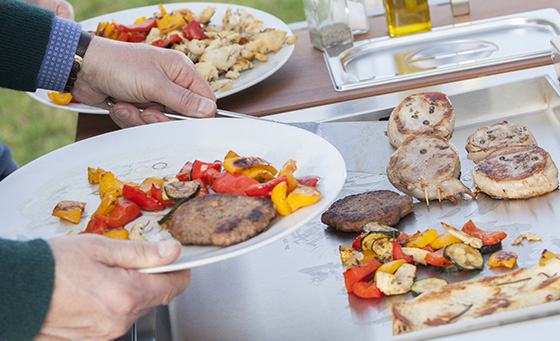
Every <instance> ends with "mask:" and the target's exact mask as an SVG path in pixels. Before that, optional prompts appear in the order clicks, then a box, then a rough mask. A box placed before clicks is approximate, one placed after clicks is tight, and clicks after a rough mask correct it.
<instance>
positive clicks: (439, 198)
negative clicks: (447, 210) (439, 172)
mask: <svg viewBox="0 0 560 341" xmlns="http://www.w3.org/2000/svg"><path fill="white" fill-rule="evenodd" d="M437 197H438V200H439V202H441V191H440V189H439V187H437Z"/></svg>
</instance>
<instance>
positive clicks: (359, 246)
mask: <svg viewBox="0 0 560 341" xmlns="http://www.w3.org/2000/svg"><path fill="white" fill-rule="evenodd" d="M364 235H365V233H364V232H362V233H360V235H359V236H358V237H356V239H354V242H353V243H352V248H354V249H356V250H361V249H362V238H363V237H364Z"/></svg>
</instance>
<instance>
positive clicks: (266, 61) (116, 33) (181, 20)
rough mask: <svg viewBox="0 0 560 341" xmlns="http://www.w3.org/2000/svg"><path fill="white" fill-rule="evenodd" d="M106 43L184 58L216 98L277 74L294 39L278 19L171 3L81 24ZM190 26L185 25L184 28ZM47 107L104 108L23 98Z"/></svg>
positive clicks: (41, 94)
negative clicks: (130, 44)
mask: <svg viewBox="0 0 560 341" xmlns="http://www.w3.org/2000/svg"><path fill="white" fill-rule="evenodd" d="M81 24H82V28H83V29H84V30H88V31H91V32H94V33H95V34H96V35H97V36H102V37H105V38H107V39H115V40H124V41H128V42H134V43H142V44H150V45H153V46H157V47H160V48H170V49H175V50H178V51H180V52H183V53H185V54H186V55H187V56H188V57H189V59H191V60H192V61H193V63H194V64H195V67H196V69H197V70H198V71H199V72H200V73H201V74H202V75H203V77H204V78H205V79H206V80H207V82H208V84H209V85H210V87H211V88H212V90H213V91H214V93H215V95H216V98H217V99H220V98H223V97H226V96H229V95H232V94H235V93H237V92H239V91H241V90H245V89H247V88H249V87H251V86H253V85H255V84H257V83H259V82H262V81H263V80H265V79H267V78H268V77H270V76H271V75H273V74H274V73H275V72H276V71H278V70H279V69H280V68H281V67H282V66H283V65H284V64H285V63H286V62H287V61H288V59H289V58H290V56H291V55H292V53H293V51H294V44H295V42H296V41H297V36H296V35H294V34H293V33H292V31H291V30H290V28H289V27H288V26H287V25H286V24H285V23H284V22H283V21H282V20H280V19H278V18H277V17H275V16H273V15H271V14H269V13H266V12H263V11H260V10H257V9H254V8H250V7H245V6H238V5H231V4H223V3H211V2H209V3H198V2H189V3H172V4H163V5H159V6H158V5H153V6H145V7H138V8H133V9H128V10H123V11H118V12H113V13H109V14H104V15H101V16H97V17H94V18H91V19H87V20H85V21H82V22H81ZM189 25H190V26H189ZM28 94H29V95H30V96H31V97H32V98H34V99H35V100H37V101H39V102H41V103H43V104H47V105H49V106H52V107H56V108H60V109H65V110H69V111H76V112H82V113H92V114H107V113H108V111H107V110H105V109H101V108H97V107H93V106H89V105H85V104H81V103H76V102H70V103H68V104H65V105H60V104H56V103H55V102H53V101H52V100H51V99H50V98H49V96H48V94H49V91H46V90H42V89H39V90H37V91H36V92H34V93H28Z"/></svg>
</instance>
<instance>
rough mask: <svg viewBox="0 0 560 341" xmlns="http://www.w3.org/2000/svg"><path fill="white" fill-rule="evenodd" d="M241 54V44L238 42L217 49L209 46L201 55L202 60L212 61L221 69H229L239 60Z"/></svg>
mask: <svg viewBox="0 0 560 341" xmlns="http://www.w3.org/2000/svg"><path fill="white" fill-rule="evenodd" d="M240 55H241V45H237V44H235V45H229V46H222V47H219V48H215V49H210V48H208V49H206V50H205V51H204V53H203V54H202V56H200V61H201V62H209V63H212V64H213V65H214V66H215V67H216V69H218V70H220V71H227V70H228V69H229V68H230V67H232V66H233V65H234V64H235V63H236V62H237V59H238V58H239V56H240Z"/></svg>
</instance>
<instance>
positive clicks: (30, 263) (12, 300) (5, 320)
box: [0, 239, 54, 340]
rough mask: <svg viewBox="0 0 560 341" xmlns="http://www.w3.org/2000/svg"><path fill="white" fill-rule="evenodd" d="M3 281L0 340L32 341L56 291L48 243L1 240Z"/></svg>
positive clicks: (0, 262) (0, 292)
mask: <svg viewBox="0 0 560 341" xmlns="http://www.w3.org/2000/svg"><path fill="white" fill-rule="evenodd" d="M0 278H2V280H1V281H0V301H1V302H2V304H0V316H2V318H1V319H0V339H3V338H6V339H8V340H30V339H32V338H33V337H34V336H35V335H36V334H37V333H38V332H39V330H40V328H41V326H42V324H43V321H44V319H45V316H46V314H47V311H48V309H49V305H50V301H51V295H52V291H53V283H54V258H53V255H52V252H51V250H50V247H49V245H48V244H47V242H46V241H44V240H40V239H37V240H32V241H27V242H22V241H12V240H4V239H0Z"/></svg>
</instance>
